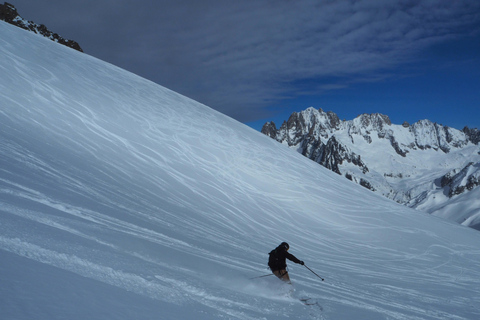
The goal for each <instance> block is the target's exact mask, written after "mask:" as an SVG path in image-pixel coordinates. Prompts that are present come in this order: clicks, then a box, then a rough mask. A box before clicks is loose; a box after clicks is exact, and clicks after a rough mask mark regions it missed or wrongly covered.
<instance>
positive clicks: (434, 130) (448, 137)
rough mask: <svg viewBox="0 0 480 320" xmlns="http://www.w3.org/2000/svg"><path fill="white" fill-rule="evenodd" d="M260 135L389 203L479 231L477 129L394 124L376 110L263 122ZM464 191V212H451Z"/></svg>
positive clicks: (318, 113)
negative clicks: (348, 115)
mask: <svg viewBox="0 0 480 320" xmlns="http://www.w3.org/2000/svg"><path fill="white" fill-rule="evenodd" d="M262 133H264V134H266V135H268V136H269V137H271V138H273V139H275V140H277V141H279V142H281V143H283V144H285V145H287V146H289V147H291V148H293V149H295V150H297V151H298V152H300V153H301V154H302V155H304V156H306V157H307V158H309V159H312V160H314V161H315V162H318V163H320V164H321V165H323V166H324V167H326V168H328V169H330V170H332V171H334V172H336V173H338V174H340V175H343V176H345V177H347V178H348V179H350V180H353V181H355V182H356V183H358V184H360V185H362V186H364V187H366V188H368V189H370V190H373V191H375V192H378V193H380V194H382V195H384V196H386V197H387V198H390V199H393V200H395V201H397V202H399V203H402V204H405V205H407V206H409V207H412V208H417V209H421V210H423V211H426V212H429V213H432V214H434V215H441V216H448V217H449V218H450V219H452V220H455V221H457V222H459V223H462V224H464V225H466V226H470V227H473V228H475V229H480V205H477V206H476V207H472V203H476V201H475V199H478V197H477V196H476V194H475V193H471V192H470V191H472V190H473V189H475V188H477V187H478V186H479V185H480V179H479V177H480V146H479V140H480V139H479V131H478V129H469V128H468V127H465V128H464V129H463V130H462V131H460V130H457V129H454V128H450V127H447V126H443V125H440V124H437V123H432V122H431V121H429V120H421V121H418V122H416V123H414V124H412V125H410V124H408V123H403V124H402V125H395V124H392V123H391V121H390V119H389V117H388V116H386V115H382V114H378V113H377V114H362V115H360V116H358V117H357V118H355V119H353V120H349V121H345V120H343V121H342V120H340V119H339V118H338V116H337V115H336V114H335V113H333V112H324V111H323V110H322V109H319V110H316V109H314V108H311V107H310V108H308V109H306V110H304V111H302V112H299V113H293V114H292V115H291V116H290V118H289V119H288V121H285V122H284V123H283V124H282V126H281V127H280V128H279V129H277V127H276V125H275V123H273V122H268V123H266V124H265V125H264V126H263V128H262ZM464 193H465V196H463V197H462V198H463V201H464V202H466V203H465V206H464V209H461V208H460V207H458V205H456V206H455V211H456V213H453V212H452V209H451V208H449V205H450V203H458V198H459V196H460V195H461V194H464ZM440 209H441V210H440ZM459 209H460V210H459ZM445 210H446V211H448V212H450V213H449V214H448V215H446V214H445V213H444V212H443V211H445ZM466 212H468V214H467V213H466Z"/></svg>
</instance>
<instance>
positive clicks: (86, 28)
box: [12, 0, 480, 130]
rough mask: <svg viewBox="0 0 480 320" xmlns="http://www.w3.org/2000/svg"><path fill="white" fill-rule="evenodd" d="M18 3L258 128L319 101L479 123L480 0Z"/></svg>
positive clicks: (401, 116) (92, 50)
mask: <svg viewBox="0 0 480 320" xmlns="http://www.w3.org/2000/svg"><path fill="white" fill-rule="evenodd" d="M12 2H13V1H12ZM13 5H15V6H16V8H17V9H18V12H19V14H20V15H21V16H23V17H24V18H25V19H27V20H33V21H35V22H37V23H42V24H45V25H46V26H47V27H49V28H50V29H51V30H53V31H54V32H57V33H59V34H60V35H62V36H63V37H65V38H69V39H73V40H75V41H77V42H79V43H80V45H81V46H82V48H83V49H84V51H85V52H86V53H87V54H90V55H92V56H95V57H98V58H100V59H102V60H105V61H108V62H110V63H113V64H115V65H117V66H120V67H122V68H124V69H127V70H129V71H132V72H134V73H136V74H138V75H140V76H142V77H145V78H147V79H150V80H152V81H154V82H156V83H158V84H160V85H163V86H165V87H167V88H170V89H172V90H174V91H177V92H179V93H181V94H184V95H186V96H188V97H190V98H192V99H195V100H197V101H200V102H202V103H204V104H206V105H208V106H210V107H212V108H214V109H216V110H218V111H220V112H222V113H225V114H227V115H229V116H231V117H233V118H235V119H237V120H239V121H241V122H244V123H247V124H249V125H250V126H252V127H253V128H255V129H257V130H260V129H261V127H262V125H263V124H264V123H265V122H267V121H272V120H273V121H274V122H275V123H276V124H277V126H280V125H281V123H282V122H283V121H284V120H286V119H288V117H289V115H290V114H291V113H292V112H293V111H301V110H304V109H306V108H308V107H310V106H312V107H315V108H322V109H324V110H326V111H333V112H335V113H337V114H338V116H339V117H340V118H341V119H347V120H350V119H353V118H354V117H356V116H357V115H359V114H361V113H374V112H378V113H382V114H386V115H388V116H389V117H390V118H391V120H392V122H393V123H397V124H401V123H403V122H404V121H407V122H410V123H413V122H416V121H418V120H422V119H429V120H431V121H434V122H438V123H441V124H444V125H448V126H450V127H454V128H458V129H462V128H463V127H464V126H469V127H477V128H480V103H479V101H480V50H479V49H480V1H478V0H455V1H451V0H398V1H395V0H391V1H385V0H343V1H331V0H319V1H289V0H285V1H280V0H279V1H229V0H202V1H194V0H176V1H163V0H159V1H147V0H136V1H133V0H122V1H111V0H96V1H93V0H85V1H82V2H78V1H73V0H17V1H15V2H14V3H13Z"/></svg>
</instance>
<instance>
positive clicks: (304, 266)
mask: <svg viewBox="0 0 480 320" xmlns="http://www.w3.org/2000/svg"><path fill="white" fill-rule="evenodd" d="M303 266H304V267H305V268H307V269H308V270H310V272H312V273H313V274H314V275H316V276H317V277H319V278H320V279H322V281H325V279H323V278H322V277H320V276H319V275H318V274H316V273H315V272H314V271H313V270H312V269H310V268H309V267H307V266H306V265H303Z"/></svg>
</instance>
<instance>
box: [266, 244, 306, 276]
mask: <svg viewBox="0 0 480 320" xmlns="http://www.w3.org/2000/svg"><path fill="white" fill-rule="evenodd" d="M269 255H270V258H269V259H268V266H269V267H270V269H271V270H272V271H277V270H285V269H286V268H287V261H286V259H288V260H290V261H293V262H295V263H300V262H301V261H300V260H298V259H297V257H295V256H294V255H293V254H291V253H288V251H287V250H286V249H285V247H284V246H278V247H277V248H275V249H273V250H272V251H270V253H269Z"/></svg>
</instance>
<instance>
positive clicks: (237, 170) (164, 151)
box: [0, 22, 480, 320]
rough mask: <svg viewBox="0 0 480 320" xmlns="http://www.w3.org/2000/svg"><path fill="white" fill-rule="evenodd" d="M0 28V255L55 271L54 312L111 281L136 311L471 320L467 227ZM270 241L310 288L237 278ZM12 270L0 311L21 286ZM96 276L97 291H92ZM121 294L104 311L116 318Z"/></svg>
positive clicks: (256, 268) (47, 311)
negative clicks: (288, 254) (60, 280)
mask: <svg viewBox="0 0 480 320" xmlns="http://www.w3.org/2000/svg"><path fill="white" fill-rule="evenodd" d="M0 34H1V35H2V37H1V38H0V53H1V54H2V56H3V57H4V59H3V62H1V63H0V69H1V70H2V72H3V77H2V78H0V89H1V90H0V92H2V93H1V94H2V100H1V101H0V124H1V126H0V155H1V157H0V204H1V206H0V255H2V256H7V255H6V253H8V254H13V255H15V256H18V257H21V258H25V259H26V261H27V263H25V265H23V268H24V269H25V270H30V271H31V274H33V275H35V272H36V270H41V271H42V274H43V276H44V277H46V279H47V280H50V281H51V282H54V281H55V278H56V275H57V274H60V273H61V274H62V276H64V277H67V278H68V279H71V281H72V283H75V286H74V285H71V287H69V283H68V282H67V283H66V284H65V286H66V288H67V289H70V290H67V292H65V296H66V297H70V296H72V297H75V298H72V299H78V301H76V300H73V302H72V304H73V305H72V306H71V307H70V308H71V310H70V311H69V310H62V311H64V312H68V311H69V313H68V314H69V317H68V318H70V319H85V318H92V316H94V317H95V314H94V312H95V310H102V309H101V308H102V307H101V305H102V302H104V304H106V305H109V304H108V303H107V302H108V301H107V299H108V298H107V296H108V295H105V293H106V292H108V293H115V296H116V297H117V296H118V297H124V295H123V294H122V292H123V291H126V292H130V293H133V294H134V296H135V297H136V296H140V297H142V298H141V299H140V300H141V301H142V303H141V305H145V306H149V307H148V308H146V309H140V310H138V312H139V313H138V315H137V316H138V317H139V318H141V319H145V318H158V317H159V314H157V313H156V312H162V314H164V315H165V317H166V318H168V319H175V315H174V314H179V313H180V314H182V316H183V317H184V318H197V319H212V318H225V319H292V318H302V319H352V318H362V319H432V320H433V319H476V318H478V317H480V311H479V309H478V305H479V302H480V293H479V292H478V288H479V287H480V280H479V279H480V249H478V240H479V239H480V236H479V234H478V232H476V231H474V230H470V229H467V228H463V227H460V226H457V225H455V224H452V223H449V222H445V221H443V220H440V219H437V218H435V217H431V216H428V215H425V214H421V213H418V212H415V211H414V210H410V209H407V208H404V207H401V206H398V205H396V204H395V203H392V202H390V201H388V200H386V199H384V198H382V197H381V196H378V195H375V194H372V193H370V192H369V191H366V190H364V189H363V188H361V187H358V186H356V185H354V184H353V183H350V182H349V181H344V179H341V177H338V176H337V175H336V174H334V173H332V172H329V171H326V170H322V169H320V168H319V167H318V165H317V164H315V163H313V162H310V161H308V160H307V159H304V158H303V157H302V156H301V155H299V154H297V153H296V152H294V151H292V150H289V149H288V148H286V147H284V146H281V145H279V144H278V143H276V142H274V141H273V140H270V139H269V138H267V137H265V136H263V135H261V134H260V133H258V132H255V131H253V130H252V129H249V128H247V127H245V126H244V125H242V124H239V123H237V122H235V121H233V120H231V119H229V118H227V117H225V116H223V115H221V114H219V113H217V112H215V111H213V110H211V109H209V108H207V107H206V106H203V105H201V104H198V103H196V102H194V101H192V100H190V99H187V98H185V97H182V96H179V95H177V94H176V93H174V92H171V91H169V90H167V89H164V88H162V87H160V86H158V85H156V84H153V83H151V82H149V81H146V80H144V79H141V78H139V77H137V76H135V75H132V74H130V73H128V72H125V71H123V70H120V69H118V68H116V67H114V66H111V65H108V64H105V63H103V62H101V61H98V60H96V59H93V58H91V57H88V56H87V55H84V54H80V53H75V52H72V51H73V50H70V49H68V48H59V47H58V46H57V45H56V44H54V43H52V44H50V43H47V42H45V41H44V40H42V39H41V38H36V37H35V36H33V37H32V35H30V34H27V33H26V32H23V31H22V30H15V29H12V28H10V27H9V26H6V25H5V24H3V23H1V22H0ZM25 48H30V49H29V50H26V49H25ZM39 52H42V54H39ZM281 241H288V242H290V244H291V248H292V250H291V251H292V253H293V254H295V255H296V256H297V257H299V258H300V259H302V260H304V261H305V262H306V264H307V265H308V266H309V267H311V268H313V269H314V270H316V271H317V272H318V273H320V274H321V275H322V276H323V277H325V279H326V280H325V281H324V282H322V281H320V279H318V278H316V277H315V276H314V275H313V274H312V273H310V272H309V271H308V270H307V269H305V268H303V267H301V266H299V265H295V264H293V263H289V266H290V274H291V278H292V281H293V283H294V289H295V291H294V292H293V293H291V292H290V289H291V288H290V287H289V286H285V285H284V284H283V283H281V282H280V281H278V279H276V278H275V277H274V276H271V277H266V278H261V279H249V278H252V277H255V276H259V275H263V274H269V270H267V268H266V261H267V257H268V256H267V253H268V252H269V251H270V250H271V249H273V248H274V247H275V246H276V245H278V244H279V243H280V242H281ZM12 261H13V260H12ZM15 261H16V260H15ZM12 264H13V262H11V263H10V262H9V261H7V263H5V264H3V267H2V268H4V269H2V270H4V271H5V272H8V274H10V275H12V277H13V278H12V279H10V278H3V279H1V280H0V281H1V282H0V285H2V284H3V285H2V286H0V287H1V288H3V289H1V288H0V303H1V302H2V301H5V300H6V297H10V296H11V295H12V292H16V291H15V290H14V289H6V288H15V286H18V281H22V279H23V277H22V274H21V273H20V271H17V268H15V266H14V265H12ZM24 269H21V270H24ZM55 270H57V272H55ZM60 271H68V272H70V273H72V274H74V275H80V276H81V277H78V278H77V277H73V276H71V275H70V276H69V273H65V274H64V273H62V272H60ZM22 272H24V271H22ZM38 279H40V277H38ZM82 279H83V280H82ZM90 280H93V281H90ZM15 281H17V282H15ZM97 282H98V283H99V284H98V287H100V284H108V285H109V286H112V287H113V289H112V288H110V287H108V286H107V287H102V288H104V289H103V290H104V291H101V292H100V293H99V294H98V295H95V292H94V291H95V290H89V289H90V286H92V283H97ZM35 283H41V281H40V280H38V281H36V282H35ZM22 285H24V286H26V287H27V288H29V290H31V291H32V292H37V291H40V292H41V291H42V290H44V289H45V288H42V287H38V288H36V287H34V285H35V284H32V285H31V286H30V287H28V286H29V284H28V283H25V284H22ZM78 285H80V287H78ZM82 285H84V286H85V287H82ZM22 288H23V286H22ZM63 289H64V288H63ZM77 290H79V291H80V292H84V291H88V292H90V291H91V292H90V294H91V295H93V296H94V297H95V300H98V301H99V302H100V303H99V304H98V305H95V306H91V305H90V306H91V307H92V308H93V309H92V310H93V311H92V310H90V309H88V310H87V309H80V307H76V306H75V305H76V304H77V302H78V305H82V302H84V303H90V302H89V300H88V299H87V298H85V297H81V296H75V295H74V294H70V292H77ZM102 293H103V295H102ZM26 297H27V295H26V294H25V296H22V295H18V296H15V295H14V296H13V298H12V299H13V301H15V302H17V303H18V304H19V305H20V307H18V310H17V309H15V308H16V307H15V305H12V304H8V305H6V307H5V308H6V309H5V311H4V312H6V314H10V315H13V317H15V318H16V319H28V318H29V317H28V316H27V315H29V314H32V313H35V314H37V315H38V319H40V320H43V319H45V320H46V319H52V318H60V316H59V315H58V314H55V312H54V311H52V310H56V309H53V308H56V307H57V308H59V307H60V306H55V301H54V297H53V296H52V297H51V298H49V297H43V298H42V299H45V300H33V301H27V298H26ZM129 297H130V298H129V299H131V296H129ZM302 297H308V298H311V299H313V300H314V301H316V302H318V306H306V305H304V304H303V303H301V302H300V301H299V299H300V298H302ZM35 299H40V298H35ZM49 299H50V300H49ZM124 299H125V301H124V300H120V301H119V302H118V304H116V305H115V306H116V308H117V309H116V310H117V313H116V314H115V316H113V315H111V317H110V318H112V319H127V318H128V316H127V315H131V313H128V312H127V311H128V310H129V308H131V307H132V306H131V305H129V303H130V301H131V300H127V299H126V298H124ZM150 300H153V301H155V304H158V305H160V306H161V310H159V309H160V307H158V308H159V309H155V307H152V306H151V304H150V302H149V301H150ZM135 301H137V302H138V300H135ZM155 304H154V305H155ZM32 305H33V306H32ZM2 307H3V306H2ZM19 310H24V311H19ZM108 311H110V310H108ZM52 313H53V315H52ZM55 315H57V317H55ZM98 318H101V317H100V313H99V315H98Z"/></svg>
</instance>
